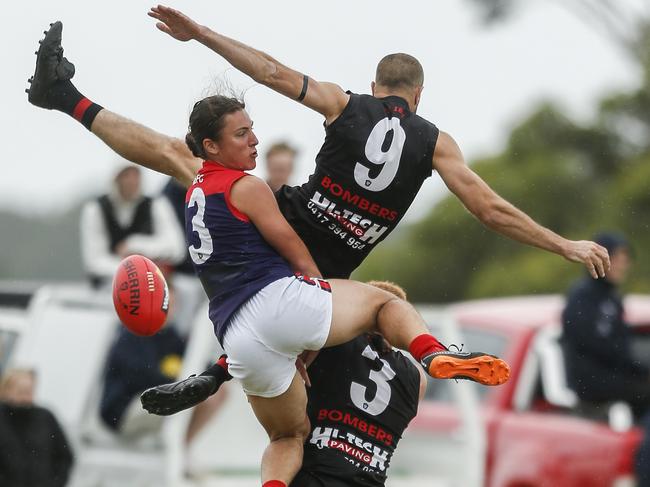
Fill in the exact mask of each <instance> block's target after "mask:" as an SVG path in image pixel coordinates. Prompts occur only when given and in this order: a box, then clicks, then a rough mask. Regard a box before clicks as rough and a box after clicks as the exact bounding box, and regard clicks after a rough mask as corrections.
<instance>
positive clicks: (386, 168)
mask: <svg viewBox="0 0 650 487" xmlns="http://www.w3.org/2000/svg"><path fill="white" fill-rule="evenodd" d="M391 130H392V131H393V139H392V140H391V142H390V146H389V147H388V149H386V150H385V151H384V150H383V146H384V142H385V141H386V136H387V135H388V133H389V132H390V131H391ZM404 142H406V132H404V129H403V128H402V126H401V125H400V123H399V118H397V117H391V118H388V117H386V118H384V119H382V120H380V121H379V122H377V125H375V126H374V127H373V129H372V131H371V132H370V136H368V141H367V142H366V159H368V162H370V163H371V164H375V165H377V166H382V167H381V169H380V171H379V174H378V175H377V176H376V177H374V178H372V177H370V168H368V167H366V166H365V165H363V164H361V163H360V162H357V165H356V166H355V167H354V180H355V181H356V182H357V184H358V185H359V186H362V187H364V188H366V189H367V190H369V191H383V190H384V189H386V188H387V187H388V185H389V184H390V183H392V182H393V179H395V176H396V175H397V170H398V169H399V161H400V158H401V157H402V150H403V149H404Z"/></svg>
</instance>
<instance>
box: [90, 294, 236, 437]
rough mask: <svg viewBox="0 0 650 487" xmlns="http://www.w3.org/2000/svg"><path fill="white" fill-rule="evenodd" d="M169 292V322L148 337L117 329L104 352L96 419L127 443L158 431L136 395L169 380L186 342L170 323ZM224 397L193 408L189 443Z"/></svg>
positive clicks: (172, 305) (172, 303)
mask: <svg viewBox="0 0 650 487" xmlns="http://www.w3.org/2000/svg"><path fill="white" fill-rule="evenodd" d="M169 291H170V303H169V319H168V322H167V324H166V325H165V327H164V328H163V329H162V330H160V331H159V332H158V333H156V334H155V335H152V336H148V337H142V336H137V335H134V334H132V333H131V332H130V331H128V330H127V329H126V328H125V327H120V328H119V330H118V332H117V333H118V334H117V338H116V339H115V342H114V343H113V345H112V346H111V348H110V351H109V353H108V358H107V361H106V366H105V377H104V389H103V392H102V398H101V403H100V417H101V419H102V422H103V423H104V425H105V426H107V427H108V428H109V429H110V430H112V431H114V432H115V433H117V434H119V435H121V436H123V437H124V438H126V439H136V438H138V437H140V436H142V435H147V434H155V433H158V432H159V430H160V427H161V426H162V420H163V418H162V417H161V416H155V415H152V414H148V413H147V412H146V411H145V410H144V409H142V406H141V404H140V393H141V392H143V391H144V390H145V389H148V388H149V387H154V386H157V385H160V384H166V383H169V382H173V381H174V380H176V378H177V377H178V374H179V373H180V372H181V368H182V357H183V354H184V353H185V345H186V340H185V339H184V338H183V337H181V335H180V334H179V332H178V331H177V328H176V326H174V324H173V322H174V310H175V304H176V303H175V298H174V290H173V288H172V287H170V290H169ZM223 397H224V396H223V394H216V395H215V396H213V398H214V399H213V400H212V401H206V402H205V403H202V404H201V405H199V406H201V407H199V406H197V407H196V408H195V409H194V411H193V415H192V419H191V421H190V424H189V426H188V430H187V432H186V441H187V443H189V442H190V441H191V440H192V439H193V438H194V436H195V435H196V433H198V432H199V431H200V430H201V428H202V427H203V426H204V425H205V424H206V423H207V422H208V421H209V419H210V418H211V417H212V415H213V414H214V413H215V412H216V410H217V409H218V408H219V406H220V404H221V403H222V401H223Z"/></svg>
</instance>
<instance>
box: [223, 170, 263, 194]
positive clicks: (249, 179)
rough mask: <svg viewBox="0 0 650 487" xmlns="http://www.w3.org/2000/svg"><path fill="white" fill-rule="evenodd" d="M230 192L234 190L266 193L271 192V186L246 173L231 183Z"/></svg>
mask: <svg viewBox="0 0 650 487" xmlns="http://www.w3.org/2000/svg"><path fill="white" fill-rule="evenodd" d="M231 191H232V192H234V191H236V192H238V193H257V194H259V193H268V192H271V188H269V185H268V184H266V182H265V181H264V180H262V179H260V178H258V177H257V176H253V175H252V174H246V176H244V177H243V178H240V179H238V180H237V181H235V183H234V184H233V185H232V189H231Z"/></svg>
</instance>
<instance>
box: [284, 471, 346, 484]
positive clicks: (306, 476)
mask: <svg viewBox="0 0 650 487" xmlns="http://www.w3.org/2000/svg"><path fill="white" fill-rule="evenodd" d="M289 487H350V484H349V483H347V482H343V481H341V480H338V479H335V478H332V477H329V476H325V475H318V474H315V473H313V472H307V471H305V470H300V471H299V472H298V475H296V477H295V478H294V479H293V482H291V484H289Z"/></svg>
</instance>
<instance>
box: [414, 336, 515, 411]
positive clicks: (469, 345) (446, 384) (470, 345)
mask: <svg viewBox="0 0 650 487" xmlns="http://www.w3.org/2000/svg"><path fill="white" fill-rule="evenodd" d="M461 333H462V336H463V342H462V345H463V351H469V352H485V353H489V354H491V355H496V356H497V357H502V356H503V353H504V352H505V350H506V346H507V344H508V339H507V337H506V336H504V335H500V334H498V333H495V332H491V331H488V330H484V329H478V328H470V327H464V328H462V329H461ZM458 345H459V346H460V345H461V344H458ZM452 350H453V347H452ZM454 385H455V382H454V381H450V380H437V379H433V378H431V377H429V383H428V385H427V392H426V396H425V398H426V399H428V400H431V401H442V402H451V401H452V395H451V394H452V390H451V387H453V386H454ZM475 385H476V387H477V392H478V396H479V399H481V400H482V399H483V398H484V397H485V396H486V394H487V392H488V390H489V388H488V387H485V386H481V385H479V384H475Z"/></svg>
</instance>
